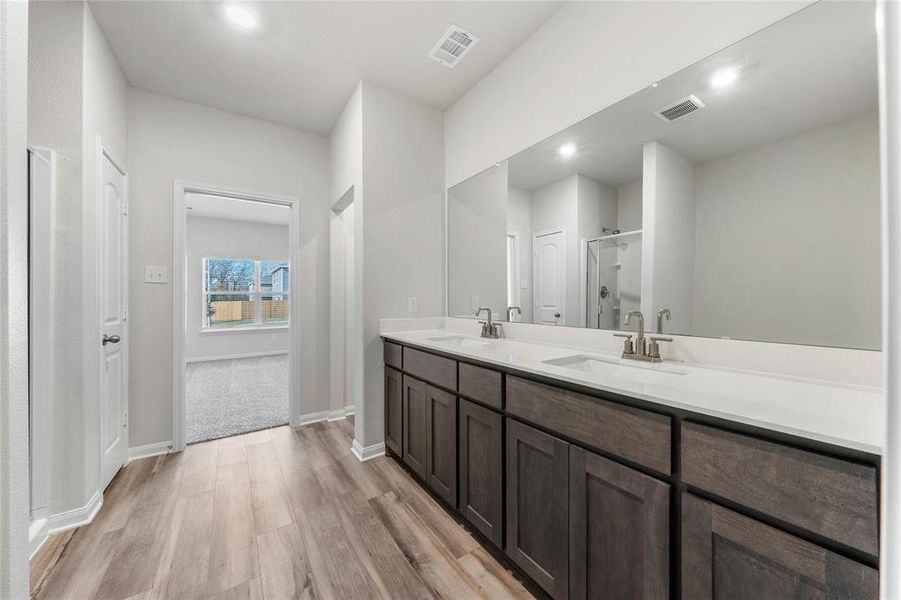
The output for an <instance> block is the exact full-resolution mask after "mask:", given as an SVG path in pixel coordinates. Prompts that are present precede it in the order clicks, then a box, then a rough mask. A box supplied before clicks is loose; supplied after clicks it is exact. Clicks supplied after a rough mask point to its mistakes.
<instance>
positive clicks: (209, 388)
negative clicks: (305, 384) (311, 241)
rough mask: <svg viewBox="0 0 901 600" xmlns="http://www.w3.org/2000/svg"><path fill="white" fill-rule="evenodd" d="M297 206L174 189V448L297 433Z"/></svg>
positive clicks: (184, 187)
mask: <svg viewBox="0 0 901 600" xmlns="http://www.w3.org/2000/svg"><path fill="white" fill-rule="evenodd" d="M297 213H298V204H297V201H296V200H294V199H290V198H275V197H272V196H268V195H263V194H252V193H245V192H235V191H229V190H223V189H219V188H213V187H211V186H188V185H181V186H178V185H177V187H176V228H175V229H176V236H175V244H176V248H175V256H176V257H178V259H177V260H176V261H175V267H176V268H175V270H176V272H175V273H174V276H173V284H174V285H173V292H174V294H175V317H176V319H175V322H176V327H175V329H176V331H175V352H174V354H175V386H176V390H175V396H176V403H175V407H174V412H175V438H176V439H175V440H173V446H174V447H175V448H176V449H181V448H183V447H184V445H185V444H190V443H194V442H200V441H206V440H211V439H216V438H221V437H226V436H231V435H237V434H241V433H247V432H249V431H255V430H258V429H265V428H268V427H275V426H279V425H285V424H287V423H291V424H295V423H296V419H297V413H298V410H297V406H298V404H299V402H298V397H297V393H296V390H297V389H298V386H297V382H296V373H297V369H296V368H295V367H294V366H293V365H294V364H295V361H296V359H297V357H296V352H295V348H296V347H297V344H296V340H295V336H296V333H295V326H294V323H295V322H296V320H297V318H296V315H297V314H298V312H297V310H298V309H297V296H298V295H297V293H296V287H297V284H296V281H295V277H294V273H293V267H294V266H295V265H296V264H297V256H296V254H297V252H296V248H297V246H298V244H297V236H298V231H297V229H298V214H297Z"/></svg>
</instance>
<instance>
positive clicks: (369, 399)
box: [354, 82, 444, 448]
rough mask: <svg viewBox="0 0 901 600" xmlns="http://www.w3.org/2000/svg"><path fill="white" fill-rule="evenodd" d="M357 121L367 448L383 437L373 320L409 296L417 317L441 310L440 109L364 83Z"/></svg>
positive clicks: (399, 309) (393, 313)
mask: <svg viewBox="0 0 901 600" xmlns="http://www.w3.org/2000/svg"><path fill="white" fill-rule="evenodd" d="M362 123H363V131H362V136H363V141H362V146H363V155H362V156H363V162H362V165H363V174H362V181H363V185H362V194H361V196H362V198H361V200H362V202H361V204H360V205H359V206H360V207H361V208H362V211H360V210H358V211H357V213H356V216H355V218H356V219H359V218H360V216H361V212H362V223H360V225H362V228H363V239H362V241H363V244H362V245H359V244H358V247H359V248H360V250H359V251H358V252H357V257H358V258H361V254H362V261H363V282H362V283H363V297H362V305H363V348H364V350H363V352H364V363H363V368H364V375H363V376H364V381H363V389H364V392H363V404H364V406H363V411H362V412H363V414H362V415H359V414H358V415H357V420H356V432H355V437H356V440H355V441H356V442H357V443H359V444H360V445H361V446H363V447H364V448H365V447H367V446H372V445H374V444H378V443H381V442H382V441H383V440H384V424H383V423H384V421H383V412H384V362H383V360H382V342H381V339H380V338H379V319H382V318H390V317H403V316H409V313H408V312H407V299H408V298H410V297H417V298H419V312H418V313H416V315H415V316H440V315H443V314H444V271H443V269H442V268H441V265H442V263H443V259H444V162H443V157H444V155H443V148H444V113H442V112H441V111H439V110H435V109H432V108H427V107H424V106H422V105H421V104H419V103H417V102H414V101H412V100H410V99H408V98H405V97H404V96H401V95H399V94H396V93H394V92H391V91H389V90H386V89H384V88H381V87H378V86H376V85H373V84H370V83H367V82H363V84H362ZM356 198H357V196H355V200H354V202H356V201H357V200H356ZM358 231H359V228H358ZM359 239H360V238H359V237H357V240H359ZM355 241H356V240H355Z"/></svg>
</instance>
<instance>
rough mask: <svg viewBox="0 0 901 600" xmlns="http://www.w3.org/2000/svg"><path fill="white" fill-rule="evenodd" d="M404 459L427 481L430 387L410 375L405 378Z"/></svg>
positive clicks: (402, 420)
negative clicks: (427, 396) (427, 426)
mask: <svg viewBox="0 0 901 600" xmlns="http://www.w3.org/2000/svg"><path fill="white" fill-rule="evenodd" d="M403 382H404V393H403V399H404V402H403V418H402V419H401V422H402V423H403V430H404V431H403V457H404V462H405V463H407V466H408V467H410V468H411V469H412V470H413V472H414V473H416V474H417V475H419V476H420V477H422V478H423V479H425V465H426V451H427V448H428V441H427V439H426V423H427V417H428V405H427V404H426V394H427V390H426V388H427V387H428V386H427V385H426V384H425V383H424V382H422V381H419V380H418V379H414V378H413V377H410V376H408V375H404V376H403Z"/></svg>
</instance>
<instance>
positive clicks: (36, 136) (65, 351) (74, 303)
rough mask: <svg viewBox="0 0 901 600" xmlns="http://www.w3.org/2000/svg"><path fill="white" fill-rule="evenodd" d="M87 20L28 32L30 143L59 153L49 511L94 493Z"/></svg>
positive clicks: (52, 20) (70, 18) (49, 22)
mask: <svg viewBox="0 0 901 600" xmlns="http://www.w3.org/2000/svg"><path fill="white" fill-rule="evenodd" d="M83 14H84V13H83V6H82V5H81V4H80V3H77V2H58V3H57V2H46V3H43V2H42V3H35V4H32V5H31V14H30V16H29V26H28V46H29V47H28V87H29V89H28V116H29V119H28V143H29V144H31V145H33V146H43V147H46V148H52V149H54V150H56V206H55V207H54V210H55V223H54V228H55V231H56V234H55V236H56V240H55V250H56V255H55V257H54V262H55V279H54V281H53V286H54V288H55V290H56V306H55V307H54V310H55V314H56V317H55V319H54V321H55V322H54V334H55V344H54V350H55V354H54V361H53V362H54V367H55V369H54V370H55V372H54V373H52V374H50V376H51V377H53V379H54V382H53V390H54V398H53V400H52V407H51V414H52V415H53V417H52V423H51V429H50V432H51V433H50V435H51V438H52V439H53V440H55V441H56V443H55V444H54V446H53V450H52V453H51V457H50V473H51V475H50V480H51V483H52V485H51V498H50V510H51V513H53V512H60V511H64V510H69V509H73V508H76V507H79V506H83V505H84V504H85V502H86V501H87V499H88V497H90V495H91V493H92V492H93V490H92V491H88V490H87V487H86V484H85V481H84V477H83V475H84V473H85V469H86V465H85V458H86V438H87V436H88V432H89V431H90V430H91V429H90V428H91V425H90V424H89V423H88V421H90V418H89V415H88V414H87V407H86V403H87V400H86V398H85V395H86V394H85V385H86V382H85V381H84V378H83V374H82V371H83V365H82V362H81V357H82V354H83V352H82V350H83V349H82V339H83V334H84V332H83V329H82V320H83V315H82V310H83V303H82V289H83V286H82V264H81V261H82V244H83V239H82V218H83V217H82V210H83V208H82V207H83V205H84V204H85V203H84V202H83V201H82V197H83V191H84V190H83V187H82V178H83V170H82V160H83V157H82V154H83V145H82V137H83V131H82V110H83V102H82V94H83V91H84V88H83V82H82V72H83V59H84V56H83V52H82V44H83V36H84V31H83V29H82V27H83V25H82V20H83ZM61 449H64V450H61ZM99 460H100V459H99V453H98V455H97V457H96V462H97V463H98V464H99ZM93 487H94V489H96V487H97V485H96V484H95V485H94V486H93Z"/></svg>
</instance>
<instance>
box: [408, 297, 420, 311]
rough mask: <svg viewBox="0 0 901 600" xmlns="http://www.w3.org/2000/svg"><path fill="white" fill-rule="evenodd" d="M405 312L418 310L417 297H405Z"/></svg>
mask: <svg viewBox="0 0 901 600" xmlns="http://www.w3.org/2000/svg"><path fill="white" fill-rule="evenodd" d="M407 312H409V313H417V312H419V298H407Z"/></svg>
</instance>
